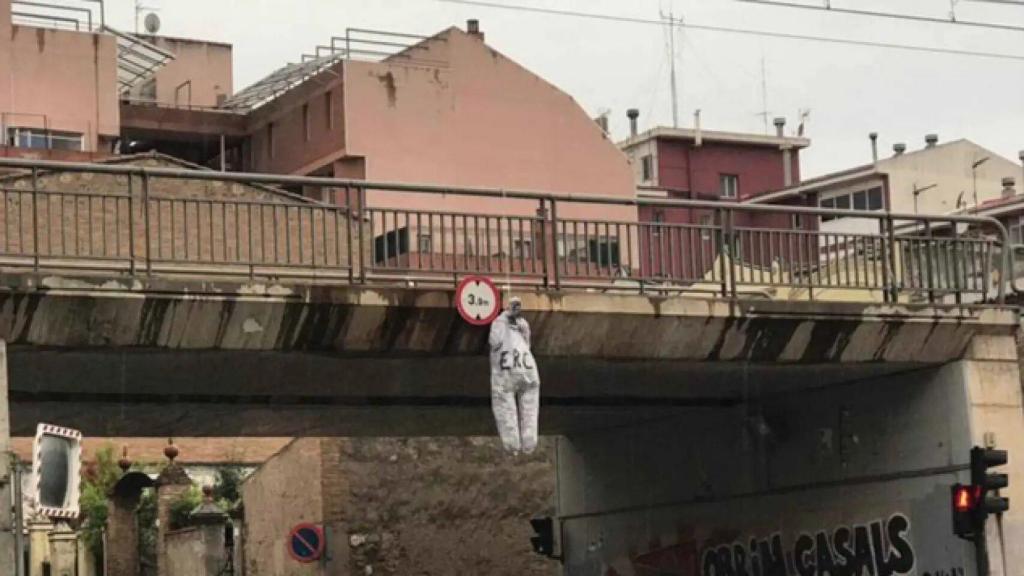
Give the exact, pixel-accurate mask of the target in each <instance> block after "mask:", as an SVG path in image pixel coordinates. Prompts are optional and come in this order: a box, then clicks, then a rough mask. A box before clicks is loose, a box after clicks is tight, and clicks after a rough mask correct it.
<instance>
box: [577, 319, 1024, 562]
mask: <svg viewBox="0 0 1024 576" xmlns="http://www.w3.org/2000/svg"><path fill="white" fill-rule="evenodd" d="M747 385H748V386H749V392H750V394H749V398H750V400H749V401H748V402H745V403H742V404H740V405H737V406H736V407H734V408H732V409H728V410H723V409H718V410H707V411H702V412H701V411H695V412H693V413H692V414H690V415H689V416H687V417H684V418H674V419H671V420H667V421H659V422H655V423H651V424H648V425H642V426H633V427H628V428H619V429H613V430H606V431H592V432H588V433H582V434H574V435H570V436H569V437H568V438H565V439H563V440H562V441H560V443H559V445H558V456H559V471H558V475H559V482H558V485H559V496H558V507H559V515H560V517H561V521H562V530H563V532H562V534H563V540H562V550H563V553H564V554H565V557H566V573H567V574H570V575H576V574H586V575H598V574H599V575H601V576H611V575H617V576H627V575H637V576H642V575H646V574H657V573H679V574H700V575H702V576H723V575H734V576H735V575H743V574H749V575H752V576H769V575H773V576H784V575H790V576H812V575H815V576H819V575H824V574H826V573H828V574H829V575H830V576H834V575H835V574H860V573H862V570H863V569H864V568H865V567H866V568H868V569H869V570H870V572H869V573H870V574H874V575H876V576H879V575H881V576H892V575H894V574H911V573H914V574H917V575H921V576H923V575H926V574H927V575H930V576H936V575H937V576H961V575H964V574H974V573H975V569H974V557H973V548H972V547H971V546H970V545H969V544H967V543H965V542H963V541H961V540H958V539H957V538H955V537H954V536H953V534H952V526H951V518H950V503H949V499H950V493H949V486H950V485H951V484H953V483H956V482H967V481H969V477H970V473H969V470H968V469H967V468H968V466H967V465H968V462H969V449H970V447H971V446H972V445H982V444H983V443H984V441H985V438H986V437H989V438H990V439H992V440H994V442H995V443H996V444H997V445H998V446H999V447H1001V448H1006V449H1008V450H1009V451H1010V454H1011V455H1012V454H1014V453H1020V452H1021V450H1024V446H1021V444H1022V443H1024V426H1022V417H1021V416H1022V414H1021V393H1020V379H1019V373H1018V369H1017V364H1016V354H1015V352H1013V338H1012V337H1010V336H1007V337H1004V338H1002V339H980V340H978V341H977V342H976V343H975V344H974V345H972V347H971V349H970V350H969V351H968V353H967V355H966V357H965V359H964V360H960V361H956V362H951V363H948V364H945V365H943V366H940V367H932V368H927V369H921V370H916V371H912V372H907V373H903V374H899V375H889V376H884V377H880V378H875V379H871V380H863V381H856V382H850V383H847V384H844V385H841V386H830V387H823V388H820V389H812V390H803V391H800V392H798V393H791V394H781V395H774V396H772V395H765V390H764V389H763V388H762V387H761V386H760V383H759V382H757V381H750V382H748V383H747ZM1006 471H1007V472H1009V474H1010V476H1011V478H1012V477H1016V476H1019V475H1021V474H1022V473H1024V462H1022V461H1021V460H1020V459H1014V458H1013V457H1012V456H1011V459H1010V465H1009V466H1008V470H1006ZM1022 492H1024V489H1022V487H1021V486H1020V483H1017V484H1016V485H1014V484H1013V483H1011V486H1010V488H1009V489H1008V490H1006V491H1004V495H1009V496H1010V498H1011V501H1012V500H1014V499H1015V498H1019V496H1017V495H1018V494H1021V493H1022ZM988 528H989V530H988V534H989V549H990V557H991V559H992V574H1021V573H1022V569H1024V566H1022V563H1024V551H1022V550H1021V549H1020V547H1019V546H1018V545H1017V544H1016V543H1018V542H1020V541H1021V540H1020V539H1021V538H1022V537H1024V532H1022V530H1024V512H1022V511H1020V510H1019V509H1017V510H1014V509H1012V508H1011V511H1010V512H1009V513H1008V514H1006V515H1004V516H1003V518H1002V521H1001V524H1000V525H997V523H996V521H995V520H994V519H993V520H992V521H990V525H989V527H988ZM858 567H859V569H858ZM659 570H661V571H663V572H659ZM672 570H675V572H673V571H672Z"/></svg>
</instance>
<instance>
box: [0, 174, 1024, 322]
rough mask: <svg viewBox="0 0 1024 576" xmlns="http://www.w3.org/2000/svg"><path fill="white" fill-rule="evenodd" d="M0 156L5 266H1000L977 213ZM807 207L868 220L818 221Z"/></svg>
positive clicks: (639, 269) (967, 283)
mask: <svg viewBox="0 0 1024 576" xmlns="http://www.w3.org/2000/svg"><path fill="white" fill-rule="evenodd" d="M0 168H8V169H15V168H16V169H22V170H23V171H22V172H19V173H16V174H12V175H9V176H6V177H3V178H0V200H2V202H0V267H2V268H5V269H6V270H7V271H8V272H10V271H14V270H17V269H25V270H33V271H39V272H49V271H57V270H74V271H78V272H102V273H105V274H110V273H114V274H125V275H153V276H196V275H199V276H203V277H240V278H251V279H257V278H258V279H270V280H281V279H291V280H300V279H301V280H302V281H308V282H316V283H352V284H360V283H365V284H369V283H402V284H403V285H409V284H414V285H438V284H440V285H452V284H454V283H455V282H457V281H458V280H459V278H461V277H462V276H464V275H467V274H484V275H489V276H491V277H493V278H494V279H495V281H497V282H499V283H500V284H507V285H510V286H511V285H515V286H519V287H532V288H534V289H544V290H570V289H586V290H604V291H621V292H648V293H661V294H674V293H706V294H711V295H717V296H722V297H731V298H739V297H752V298H754V297H756V298H777V299H822V300H849V301H862V302H870V301H878V302H914V301H929V302H955V303H973V302H982V301H1002V300H1003V297H1004V295H1005V292H1006V290H1007V289H1008V286H1012V282H1011V279H1013V278H1015V274H1014V273H1013V269H1014V268H1013V262H1014V259H1013V258H1010V251H1009V250H1006V249H1004V247H1006V246H1008V245H1009V244H1008V241H1007V233H1006V230H1005V228H1003V226H1002V225H1001V224H1000V223H999V222H998V221H996V220H994V219H991V218H983V217H971V216H941V217H929V216H919V215H908V214H892V213H865V212H856V211H850V210H824V209H817V208H803V207H789V206H764V205H745V204H738V203H718V202H702V201H688V200H660V199H659V200H641V199H618V198H610V197H599V196H569V195H560V194H546V193H536V192H527V191H510V190H505V191H502V190H489V189H469V188H449V187H438V186H419V185H407V184H384V183H370V182H362V181H352V180H340V179H331V178H306V177H295V176H272V175H261V174H238V173H219V172H207V171H196V170H181V169H170V168H152V167H140V166H131V165H117V164H80V163H69V162H45V161H32V160H18V159H3V158H0ZM286 189H294V190H298V189H301V190H302V191H303V192H304V193H306V195H307V196H308V197H315V198H325V199H327V200H329V201H327V202H320V201H314V200H310V199H309V198H308V197H302V196H298V195H295V194H291V193H288V192H285V191H284V190H286ZM655 213H656V214H657V218H654V217H650V216H651V215H652V214H655ZM822 215H826V216H841V217H850V218H856V219H858V220H859V221H860V222H862V223H863V222H870V223H871V226H870V227H869V228H865V227H863V226H861V227H859V228H858V231H857V232H836V231H822V230H819V229H818V220H819V217H820V216H822ZM865 230H868V231H865Z"/></svg>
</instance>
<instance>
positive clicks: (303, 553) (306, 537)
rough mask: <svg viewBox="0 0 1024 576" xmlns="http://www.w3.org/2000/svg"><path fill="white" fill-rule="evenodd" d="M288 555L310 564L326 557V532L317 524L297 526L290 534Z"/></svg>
mask: <svg viewBox="0 0 1024 576" xmlns="http://www.w3.org/2000/svg"><path fill="white" fill-rule="evenodd" d="M287 544H288V555H289V556H291V557H292V558H293V559H294V560H295V561H297V562H302V563H303V564H309V563H311V562H316V561H317V560H319V559H320V557H321V556H323V555H324V530H323V528H321V527H319V526H317V525H316V524H309V523H305V524H296V525H295V527H293V528H292V529H291V531H290V532H289V533H288V542H287Z"/></svg>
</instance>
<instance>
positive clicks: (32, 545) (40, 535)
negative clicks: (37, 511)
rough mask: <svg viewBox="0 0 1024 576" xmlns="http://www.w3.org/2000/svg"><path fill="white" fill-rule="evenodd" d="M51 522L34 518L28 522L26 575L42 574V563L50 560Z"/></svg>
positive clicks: (38, 575) (39, 575)
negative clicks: (34, 519) (27, 563)
mask: <svg viewBox="0 0 1024 576" xmlns="http://www.w3.org/2000/svg"><path fill="white" fill-rule="evenodd" d="M51 530H53V524H51V523H50V522H47V521H45V520H36V521H34V522H29V524H28V549H29V553H28V555H29V565H28V576H43V564H44V563H48V562H49V561H50V531H51Z"/></svg>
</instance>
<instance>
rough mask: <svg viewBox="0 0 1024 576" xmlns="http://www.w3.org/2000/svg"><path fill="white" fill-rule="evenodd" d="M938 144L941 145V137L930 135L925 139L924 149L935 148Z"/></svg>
mask: <svg viewBox="0 0 1024 576" xmlns="http://www.w3.org/2000/svg"><path fill="white" fill-rule="evenodd" d="M938 143H939V135H938V134H928V135H927V136H925V137H924V147H925V148H935V145H936V144H938Z"/></svg>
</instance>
